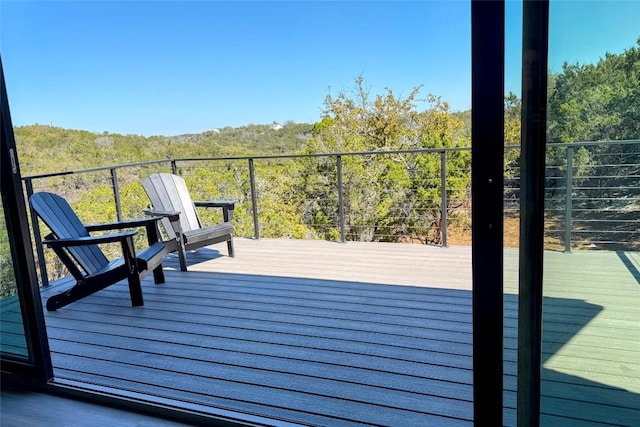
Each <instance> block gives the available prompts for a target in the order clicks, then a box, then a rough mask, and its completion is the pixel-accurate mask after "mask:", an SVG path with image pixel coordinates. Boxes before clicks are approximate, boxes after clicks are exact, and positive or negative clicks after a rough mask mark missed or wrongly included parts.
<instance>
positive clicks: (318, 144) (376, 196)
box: [299, 77, 470, 243]
mask: <svg viewBox="0 0 640 427" xmlns="http://www.w3.org/2000/svg"><path fill="white" fill-rule="evenodd" d="M419 92H420V87H416V88H415V89H413V90H412V91H411V93H410V94H409V95H408V96H407V97H399V96H396V95H395V94H394V93H393V91H391V90H390V89H386V93H385V94H384V95H376V96H375V97H373V98H372V97H371V96H370V93H369V91H368V90H367V89H366V88H365V85H364V80H363V79H362V77H359V78H357V79H356V81H355V87H354V88H353V90H351V91H350V92H349V93H345V92H341V93H339V94H338V95H337V96H336V97H335V98H334V97H332V96H330V95H329V96H327V98H326V100H325V104H326V110H325V117H323V119H322V120H321V121H320V122H319V123H317V124H316V125H315V126H314V128H313V133H312V137H311V139H310V140H309V143H308V144H307V148H306V151H305V152H306V153H308V154H314V153H339V152H354V151H356V152H357V151H376V152H379V153H380V154H379V155H377V154H376V155H366V156H343V178H342V179H343V191H344V214H345V222H346V224H347V229H346V234H347V238H348V239H349V240H361V241H372V240H385V241H400V240H403V239H407V238H410V239H417V240H421V241H423V242H425V243H434V242H439V241H440V239H441V233H440V230H439V228H438V227H439V225H440V221H441V218H440V217H441V211H440V201H441V195H440V191H441V190H440V155H439V154H438V153H436V154H435V155H434V154H418V155H416V154H411V153H406V154H405V153H400V154H385V151H390V150H405V149H422V148H454V147H464V146H468V145H469V142H470V141H469V138H468V133H467V130H466V128H465V125H464V122H463V121H462V120H460V119H458V118H456V117H454V115H453V114H452V113H451V112H450V110H449V106H448V104H447V103H446V102H444V101H442V100H441V99H440V98H439V97H437V96H434V95H428V96H427V99H426V102H427V105H428V108H427V109H425V110H423V111H419V110H418V108H417V103H418V102H419V101H424V100H419V99H418V95H419ZM469 161H470V157H469V156H468V153H467V154H463V153H459V152H449V153H447V161H446V162H447V169H448V171H447V173H448V175H449V176H450V177H451V178H452V180H451V181H449V184H448V185H449V187H448V188H447V191H448V192H450V195H451V196H454V197H453V198H452V200H455V199H456V198H457V196H458V195H459V194H466V192H467V189H468V186H469V183H470V182H469V178H470V173H469V165H470V163H469ZM336 180H337V169H336V163H335V160H334V159H332V158H322V159H309V160H307V161H306V162H305V165H304V166H303V167H302V170H301V173H300V179H299V183H300V186H301V189H300V191H301V192H302V193H304V199H306V200H309V201H310V202H309V203H308V204H307V205H306V206H305V207H304V211H303V217H305V218H307V219H309V222H308V223H310V224H312V226H313V227H314V229H316V231H317V232H318V233H319V234H320V235H323V236H324V237H325V238H331V236H335V229H336V228H335V227H336V226H337V224H338V223H339V222H338V221H339V220H338V212H337V206H338V203H337V194H336V188H337V183H336ZM452 184H453V187H451V185H452ZM315 201H317V202H315ZM454 205H455V202H454V203H452V204H451V205H450V206H447V208H448V209H449V208H451V209H453V208H454V207H455V206H454Z"/></svg>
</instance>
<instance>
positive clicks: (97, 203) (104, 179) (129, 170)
mask: <svg viewBox="0 0 640 427" xmlns="http://www.w3.org/2000/svg"><path fill="white" fill-rule="evenodd" d="M505 150H507V152H509V151H512V150H519V147H517V146H508V147H505ZM511 154H516V155H515V156H514V155H511V156H509V158H510V159H512V161H511V163H510V164H509V165H506V166H505V184H504V212H505V229H506V228H507V227H509V229H510V230H513V233H508V232H507V231H505V245H506V246H514V247H517V245H518V237H517V233H518V228H519V227H518V224H519V204H520V198H519V197H520V196H519V195H520V169H519V161H518V156H517V154H518V152H517V151H515V152H512V153H511ZM514 159H515V160H514ZM470 160H471V149H470V148H468V147H464V148H460V147H458V148H438V149H420V150H393V151H391V150H390V151H364V152H348V153H328V154H295V155H265V156H246V157H245V156H238V157H224V158H221V157H210V158H180V159H163V160H157V161H148V162H138V163H130V164H123V165H114V166H108V167H101V168H93V169H84V170H77V171H67V172H61V173H49V174H41V175H32V176H27V177H24V178H23V180H24V183H25V190H26V195H27V197H30V196H31V195H32V194H33V193H34V192H37V191H51V192H54V193H57V194H60V195H61V196H63V197H65V198H66V199H67V200H68V201H69V202H70V203H71V205H72V206H73V207H74V209H76V210H77V211H78V213H79V215H80V216H81V219H82V220H83V221H84V222H87V223H96V222H106V221H113V220H122V219H125V218H135V217H139V216H141V215H142V212H143V209H145V208H146V207H148V203H149V202H148V199H147V197H146V195H145V194H144V191H143V189H142V185H141V182H142V180H143V179H144V178H145V177H146V176H148V175H150V174H152V173H156V172H170V173H174V174H178V175H181V176H182V177H183V178H184V179H185V181H186V182H187V185H188V186H189V188H190V191H191V193H192V197H193V198H194V199H196V200H207V199H208V200H211V199H231V200H235V201H236V210H235V215H234V229H235V235H236V236H238V237H250V238H255V239H259V238H261V237H268V238H306V239H325V240H333V241H338V242H346V241H379V242H404V243H422V244H434V245H441V246H443V247H447V246H448V245H468V244H470V242H471V189H470V186H471V170H470V165H471V161H470ZM638 177H640V141H639V140H634V141H607V142H577V143H570V144H548V150H547V167H546V195H545V197H546V209H545V221H546V237H545V241H546V247H548V248H553V249H558V250H564V251H566V252H570V251H571V250H574V249H593V248H596V249H608V250H638V249H639V247H640V245H639V243H638V242H639V241H640V226H639V224H640V180H638ZM200 215H201V218H202V220H203V223H215V222H218V221H221V218H220V217H219V215H220V214H219V213H217V212H213V211H211V212H209V211H202V212H200ZM31 223H32V228H33V233H34V242H35V248H36V252H37V258H38V260H39V268H40V271H41V277H42V279H43V283H47V269H49V270H53V271H54V274H53V276H57V275H58V274H57V273H56V272H57V271H58V269H59V268H61V266H57V265H56V264H55V260H54V259H53V257H50V258H49V257H48V256H47V254H45V252H44V250H43V249H42V244H41V237H40V236H41V230H40V228H39V224H38V221H37V220H36V217H35V215H33V214H32V215H31ZM511 234H513V235H511ZM507 237H508V238H507ZM140 238H143V236H141V237H140ZM61 274H62V272H61Z"/></svg>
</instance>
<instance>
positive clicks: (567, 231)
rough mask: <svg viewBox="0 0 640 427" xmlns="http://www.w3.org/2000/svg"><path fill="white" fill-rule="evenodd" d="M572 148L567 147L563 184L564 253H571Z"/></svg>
mask: <svg viewBox="0 0 640 427" xmlns="http://www.w3.org/2000/svg"><path fill="white" fill-rule="evenodd" d="M572 204H573V147H571V146H569V147H567V172H566V182H565V213H564V215H565V216H564V251H565V252H566V253H571V226H572V215H573V212H572V210H573V206H572Z"/></svg>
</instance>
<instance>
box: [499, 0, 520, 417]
mask: <svg viewBox="0 0 640 427" xmlns="http://www.w3.org/2000/svg"><path fill="white" fill-rule="evenodd" d="M521 70H522V3H521V2H514V1H510V2H507V3H506V4H505V70H504V71H505V98H504V144H505V151H504V200H503V207H504V234H503V244H504V276H503V277H504V335H503V337H504V338H503V342H504V344H503V346H504V353H503V359H504V365H503V366H504V376H503V387H504V394H503V399H504V401H503V407H504V410H503V417H504V425H505V426H514V425H515V424H516V390H517V361H518V315H517V313H518V261H519V246H520V240H519V239H520V112H521V99H520V96H521V92H522V91H521V89H520V85H521V76H522V71H521Z"/></svg>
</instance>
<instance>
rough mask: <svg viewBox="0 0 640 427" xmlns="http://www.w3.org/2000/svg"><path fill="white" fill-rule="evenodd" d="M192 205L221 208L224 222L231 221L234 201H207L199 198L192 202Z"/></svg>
mask: <svg viewBox="0 0 640 427" xmlns="http://www.w3.org/2000/svg"><path fill="white" fill-rule="evenodd" d="M193 205H194V206H197V207H202V208H222V217H223V219H224V222H231V220H232V219H233V209H234V208H235V206H236V202H234V201H233V200H211V201H208V202H206V201H201V200H200V201H196V202H193Z"/></svg>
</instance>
